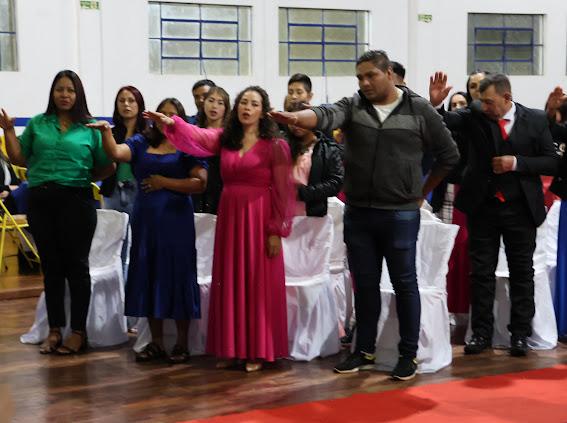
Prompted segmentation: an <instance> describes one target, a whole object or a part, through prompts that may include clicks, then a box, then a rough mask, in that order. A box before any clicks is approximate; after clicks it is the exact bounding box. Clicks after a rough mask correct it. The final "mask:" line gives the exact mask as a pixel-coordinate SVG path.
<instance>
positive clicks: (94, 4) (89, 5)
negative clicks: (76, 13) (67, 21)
mask: <svg viewBox="0 0 567 423" xmlns="http://www.w3.org/2000/svg"><path fill="white" fill-rule="evenodd" d="M81 9H89V10H99V9H100V4H99V2H98V1H84V0H81Z"/></svg>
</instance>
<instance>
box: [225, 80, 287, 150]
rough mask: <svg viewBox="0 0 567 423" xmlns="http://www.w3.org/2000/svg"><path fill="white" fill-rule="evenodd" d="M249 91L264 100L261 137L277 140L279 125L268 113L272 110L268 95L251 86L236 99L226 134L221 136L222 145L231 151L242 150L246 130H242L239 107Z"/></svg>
mask: <svg viewBox="0 0 567 423" xmlns="http://www.w3.org/2000/svg"><path fill="white" fill-rule="evenodd" d="M248 91H255V92H257V93H258V94H259V95H260V97H261V98H262V117H261V118H260V122H259V123H258V130H259V132H260V133H259V137H260V138H264V139H273V138H276V136H277V133H278V127H277V125H276V124H275V122H274V121H273V120H272V119H271V118H270V117H269V116H268V112H269V111H270V110H271V106H270V98H269V97H268V93H267V92H266V91H265V90H264V89H263V88H261V87H259V86H257V85H253V86H250V87H248V88H245V89H244V90H243V91H241V92H240V93H239V94H238V96H237V97H236V100H234V106H233V107H232V111H231V113H230V117H229V119H228V122H227V123H226V125H225V128H224V132H223V133H222V135H221V145H222V146H223V147H226V148H228V149H229V150H240V149H241V148H242V138H243V137H244V129H243V128H242V123H240V120H239V119H238V105H239V104H240V101H241V100H242V96H244V94H246V93H247V92H248Z"/></svg>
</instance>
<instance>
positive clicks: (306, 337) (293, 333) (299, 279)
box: [282, 216, 340, 360]
mask: <svg viewBox="0 0 567 423" xmlns="http://www.w3.org/2000/svg"><path fill="white" fill-rule="evenodd" d="M332 240H333V222H332V219H331V217H330V216H325V217H305V216H298V217H295V218H294V220H293V228H292V232H291V235H290V236H289V237H288V238H285V239H284V240H283V242H282V246H283V253H284V258H285V272H286V294H287V320H288V337H289V354H290V357H291V358H292V359H294V360H311V359H313V358H315V357H318V356H321V357H325V356H328V355H332V354H336V353H337V352H339V349H340V345H339V333H338V326H337V321H338V313H337V307H336V303H335V296H334V292H333V287H332V284H331V276H330V272H329V264H330V255H331V246H332Z"/></svg>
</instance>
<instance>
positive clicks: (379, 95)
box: [271, 50, 459, 380]
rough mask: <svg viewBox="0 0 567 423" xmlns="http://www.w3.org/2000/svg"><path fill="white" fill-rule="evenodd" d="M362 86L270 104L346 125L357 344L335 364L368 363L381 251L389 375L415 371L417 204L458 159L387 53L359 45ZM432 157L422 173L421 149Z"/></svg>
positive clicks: (281, 117)
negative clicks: (333, 97)
mask: <svg viewBox="0 0 567 423" xmlns="http://www.w3.org/2000/svg"><path fill="white" fill-rule="evenodd" d="M356 77H357V78H358V85H359V87H360V90H359V91H358V92H357V93H355V94H354V95H353V96H352V97H348V98H347V97H345V98H343V99H342V100H340V101H338V102H337V103H335V104H333V105H328V106H319V107H313V108H311V109H310V110H303V111H300V112H295V113H286V112H272V113H271V116H272V117H273V118H274V119H275V120H276V121H278V122H280V123H285V124H291V125H295V126H299V127H303V128H310V129H311V128H316V129H319V130H321V131H324V132H327V131H330V130H333V129H335V128H341V129H342V130H343V132H344V134H345V138H346V143H345V180H344V191H345V194H346V197H347V201H346V203H347V206H346V208H345V216H344V237H345V242H346V244H347V250H348V259H349V264H350V269H351V272H352V275H353V279H354V285H355V309H356V318H357V337H356V348H355V351H354V353H352V354H351V355H350V356H349V357H348V358H347V359H346V360H344V361H343V362H341V363H339V364H337V366H335V371H336V372H338V373H354V372H357V371H359V370H367V369H372V368H373V367H374V361H375V357H374V351H375V348H376V335H377V333H376V332H377V324H378V318H379V316H380V289H379V284H380V276H381V271H382V261H383V259H384V258H385V259H386V263H387V265H388V270H389V272H390V279H391V281H392V285H393V287H394V290H395V293H396V305H397V310H398V319H399V322H400V327H399V330H400V338H401V339H400V343H399V345H398V348H399V353H400V357H399V360H398V363H397V365H396V367H395V369H394V370H393V372H392V377H393V378H394V379H396V380H408V379H411V378H413V377H414V376H415V373H416V369H417V362H416V360H415V358H416V354H417V344H418V339H419V324H420V314H421V304H420V299H419V291H418V287H417V277H416V266H415V255H416V241H417V233H418V230H419V222H420V213H419V207H420V205H421V203H422V201H423V199H424V197H425V196H426V195H427V194H428V193H429V192H430V191H431V190H432V189H433V188H434V187H435V186H436V185H437V184H438V183H439V182H440V181H441V180H442V179H443V178H444V177H445V175H447V173H448V172H449V170H450V169H451V168H452V167H453V166H455V165H456V164H457V162H458V160H459V153H458V151H457V147H456V145H455V142H454V141H453V139H452V138H451V134H450V132H449V130H448V129H447V128H446V127H445V124H444V123H443V120H442V119H441V117H440V116H439V114H438V113H437V112H436V111H435V109H434V108H433V107H432V106H431V104H430V103H429V101H427V100H425V99H424V98H422V97H420V96H418V95H417V94H415V93H413V92H412V91H411V90H409V89H408V88H406V87H402V86H396V85H395V84H394V81H393V72H392V66H391V64H390V61H389V59H388V56H387V54H386V53H385V52H384V51H381V50H373V51H368V52H366V53H364V54H363V55H362V56H361V57H360V58H359V59H358V61H357V64H356ZM425 151H429V152H430V153H431V154H432V155H433V156H434V157H435V159H436V161H435V163H434V165H433V168H432V170H431V172H430V174H429V176H428V178H427V179H426V181H425V183H423V182H422V170H421V159H422V157H423V153H424V152H425Z"/></svg>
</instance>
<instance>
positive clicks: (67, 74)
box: [45, 69, 92, 123]
mask: <svg viewBox="0 0 567 423" xmlns="http://www.w3.org/2000/svg"><path fill="white" fill-rule="evenodd" d="M61 78H69V79H70V80H71V82H72V83H73V88H75V104H73V107H72V108H71V110H70V111H69V114H70V115H71V120H72V121H73V123H87V122H89V121H90V120H91V119H92V116H91V113H90V112H89V108H88V107H87V98H86V96H85V89H84V88H83V83H82V82H81V78H79V75H77V74H76V73H75V72H73V71H72V70H69V69H65V70H62V71H59V72H58V73H57V75H55V78H53V83H52V84H51V89H50V90H49V101H48V103H47V110H46V111H45V114H46V115H55V114H57V106H56V105H55V100H53V92H54V91H55V85H56V84H57V82H58V81H59V80H60V79H61Z"/></svg>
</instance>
